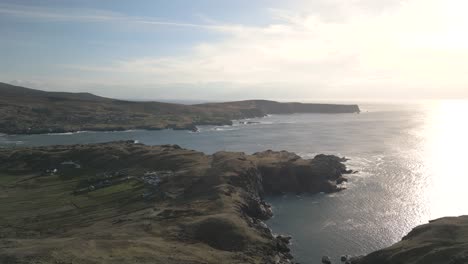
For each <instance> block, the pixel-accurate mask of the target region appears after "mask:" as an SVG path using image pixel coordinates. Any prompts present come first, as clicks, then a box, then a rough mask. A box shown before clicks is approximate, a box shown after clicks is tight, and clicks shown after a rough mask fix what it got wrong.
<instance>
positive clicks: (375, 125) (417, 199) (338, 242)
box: [0, 102, 468, 263]
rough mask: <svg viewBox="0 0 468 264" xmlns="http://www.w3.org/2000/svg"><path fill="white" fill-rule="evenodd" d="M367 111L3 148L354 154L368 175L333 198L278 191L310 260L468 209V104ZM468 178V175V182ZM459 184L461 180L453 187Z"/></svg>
mask: <svg viewBox="0 0 468 264" xmlns="http://www.w3.org/2000/svg"><path fill="white" fill-rule="evenodd" d="M361 109H362V110H363V112H362V113H361V114H338V115H326V114H295V115H273V116H268V117H265V118H259V119H252V120H251V121H258V122H260V123H259V124H252V125H242V124H236V125H234V126H232V127H228V126H226V127H214V126H204V127H201V132H200V133H191V132H188V131H171V130H163V131H125V132H82V133H70V134H55V135H54V134H50V135H31V136H6V135H3V136H0V146H2V147H16V146H26V145H33V146H38V145H50V144H75V143H94V142H105V141H113V140H130V139H133V140H138V141H140V142H141V143H145V144H151V145H156V144H169V143H170V144H178V145H180V146H182V147H186V148H191V149H196V150H200V151H204V152H206V153H213V152H216V151H220V150H229V151H244V152H247V153H253V152H256V151H262V150H266V149H273V150H283V149H285V150H288V151H293V152H296V153H298V154H299V155H301V156H303V157H306V158H311V157H313V156H314V155H316V154H318V153H327V154H337V155H341V156H346V157H348V158H350V159H351V160H350V161H349V162H348V166H350V167H351V168H352V169H354V170H358V171H359V173H358V174H353V175H350V176H349V178H350V181H349V183H348V184H347V187H348V189H347V190H345V191H343V192H340V193H336V194H332V195H324V194H318V195H302V196H296V195H285V196H281V197H270V198H268V200H269V202H270V203H272V205H273V208H274V212H275V216H274V218H273V219H271V220H269V221H268V224H269V226H270V227H271V228H272V229H273V231H274V232H276V233H285V234H290V235H292V236H293V246H292V249H293V254H294V255H295V256H296V261H299V262H301V263H318V262H319V261H320V258H321V256H322V255H329V256H332V257H334V258H337V257H338V256H339V255H342V254H351V255H358V254H365V253H368V252H371V251H374V250H376V249H379V248H382V247H385V246H388V245H391V244H392V243H394V242H396V241H398V240H400V239H401V237H402V236H403V235H405V234H406V233H407V232H408V231H409V230H411V228H413V227H414V226H416V225H418V224H422V223H425V222H427V221H428V220H430V219H433V218H437V217H441V216H445V215H460V214H468V205H466V204H465V203H462V202H461V201H466V200H467V198H468V194H467V192H465V191H464V190H463V189H464V186H466V183H468V182H467V181H468V175H467V173H466V172H465V170H464V169H463V168H462V167H463V164H465V163H466V160H465V158H464V157H463V156H464V153H465V150H466V149H467V148H468V140H467V139H466V137H465V135H468V125H466V124H465V121H464V116H465V115H466V114H468V104H467V103H466V102H436V103H430V104H417V105H416V104H415V105H396V104H393V105H372V104H363V105H361ZM465 179H467V180H465ZM454 182H455V183H457V184H453V183H454Z"/></svg>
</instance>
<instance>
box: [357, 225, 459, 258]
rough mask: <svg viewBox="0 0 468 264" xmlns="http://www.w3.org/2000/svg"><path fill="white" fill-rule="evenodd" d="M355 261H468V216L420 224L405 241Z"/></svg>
mask: <svg viewBox="0 0 468 264" xmlns="http://www.w3.org/2000/svg"><path fill="white" fill-rule="evenodd" d="M353 263H357V264H403V263H404V264H462V263H468V216H460V217H446V218H440V219H437V220H433V221H431V222H430V223H428V224H425V225H421V226H418V227H416V228H414V229H413V230H412V231H411V232H410V233H409V234H408V235H406V236H405V237H404V238H403V239H402V241H401V242H398V243H396V244H395V245H393V246H391V247H389V248H386V249H382V250H379V251H376V252H373V253H371V254H369V255H367V256H365V257H363V258H362V259H360V260H359V261H355V262H353Z"/></svg>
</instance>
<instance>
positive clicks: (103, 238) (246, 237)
mask: <svg viewBox="0 0 468 264" xmlns="http://www.w3.org/2000/svg"><path fill="white" fill-rule="evenodd" d="M341 161H342V160H340V159H338V158H337V157H334V156H324V155H320V156H317V158H315V159H312V160H304V159H301V158H300V157H298V156H297V155H295V154H293V153H289V152H285V151H283V152H274V151H266V152H262V153H257V154H254V155H245V154H244V153H234V152H218V153H215V154H213V155H205V154H203V153H201V152H196V151H192V150H186V149H182V148H180V147H178V146H176V145H163V146H145V145H142V144H134V142H130V141H127V142H113V143H103V144H90V145H73V146H51V147H38V148H17V149H0V201H1V203H0V215H1V216H2V217H0V263H2V264H3V263H5V264H6V263H8V264H26V263H36V264H56V263H74V264H97V263H100V264H102V263H104V264H124V263H125V264H128V263H141V264H146V263H148V264H150V263H164V264H180V263H188V264H202V263H203V264H218V263H239V264H240V263H252V264H265V263H271V264H273V263H277V264H286V263H290V262H289V259H290V258H291V255H290V254H289V249H288V246H287V244H288V239H287V238H284V237H278V236H275V235H273V234H272V233H271V231H270V230H269V229H268V228H266V227H265V224H264V223H263V222H262V220H265V219H268V218H269V217H271V215H272V214H271V209H270V208H269V206H268V205H267V204H266V203H265V202H264V201H263V200H262V197H263V195H264V194H267V193H269V192H270V191H294V192H297V191H309V192H312V193H313V192H321V191H326V192H332V191H338V190H339V188H337V186H336V182H337V179H338V178H339V177H341V174H342V173H346V170H345V167H344V165H343V164H342V163H341ZM285 171H287V172H288V173H284V172H285ZM266 173H268V174H266ZM284 182H290V184H289V185H288V186H287V188H283V186H285V185H283V184H282V183H284ZM267 187H268V188H267ZM304 187H307V188H306V189H303V188H304ZM271 188H276V189H275V190H268V189H271ZM278 188H280V189H278ZM281 188H283V189H281Z"/></svg>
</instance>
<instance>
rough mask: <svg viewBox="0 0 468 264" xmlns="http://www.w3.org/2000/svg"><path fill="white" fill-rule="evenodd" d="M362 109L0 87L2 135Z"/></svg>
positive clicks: (193, 124) (189, 126)
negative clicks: (148, 99)
mask: <svg viewBox="0 0 468 264" xmlns="http://www.w3.org/2000/svg"><path fill="white" fill-rule="evenodd" d="M359 112H360V109H359V106H358V105H337V104H310V103H280V102H275V101H268V100H246V101H237V102H225V103H206V104H196V105H184V104H173V103H162V102H137V101H123V100H117V99H111V98H105V97H100V96H96V95H93V94H89V93H64V92H46V91H41V90H35V89H29V88H25V87H20V86H13V85H9V84H6V83H0V133H4V134H47V133H68V132H77V131H123V130H130V129H146V130H161V129H174V130H192V131H196V130H197V126H200V125H232V120H239V119H245V118H255V117H264V116H266V115H267V114H292V113H327V114H338V113H359Z"/></svg>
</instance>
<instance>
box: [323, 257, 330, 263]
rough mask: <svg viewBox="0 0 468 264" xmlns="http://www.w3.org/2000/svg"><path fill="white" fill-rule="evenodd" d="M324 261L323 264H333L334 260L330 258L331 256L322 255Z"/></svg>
mask: <svg viewBox="0 0 468 264" xmlns="http://www.w3.org/2000/svg"><path fill="white" fill-rule="evenodd" d="M322 263H323V264H331V263H332V262H331V259H330V257H329V256H323V257H322Z"/></svg>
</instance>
